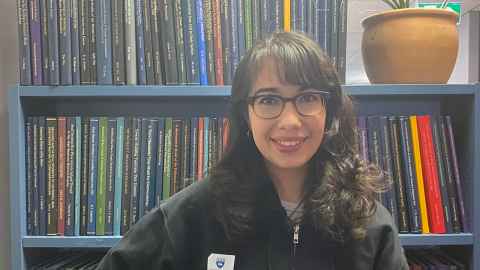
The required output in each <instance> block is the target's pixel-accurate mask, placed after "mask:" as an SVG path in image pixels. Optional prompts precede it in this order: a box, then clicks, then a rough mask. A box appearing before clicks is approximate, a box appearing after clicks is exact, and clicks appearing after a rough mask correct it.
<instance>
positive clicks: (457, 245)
mask: <svg viewBox="0 0 480 270" xmlns="http://www.w3.org/2000/svg"><path fill="white" fill-rule="evenodd" d="M344 88H345V90H346V92H347V93H349V94H350V95H351V96H352V97H353V99H354V102H355V103H356V108H357V110H358V112H357V113H358V114H359V115H360V114H363V115H367V114H390V113H392V114H421V113H429V114H449V115H451V116H452V120H453V124H454V131H455V136H456V137H455V139H456V144H457V153H458V156H459V166H460V171H461V174H462V175H461V177H462V184H463V192H464V198H465V207H466V211H467V215H468V219H469V221H470V222H469V223H470V231H469V232H465V233H460V234H443V235H438V234H429V235H421V234H417V235H416V234H402V235H400V240H401V243H402V245H403V246H405V247H419V246H442V247H444V248H445V249H447V250H450V248H452V249H454V250H457V251H458V250H459V253H461V254H464V256H465V257H466V259H467V260H466V261H467V262H469V265H470V266H471V267H470V269H475V270H480V238H479V232H480V196H479V194H477V193H478V192H480V181H479V180H478V179H477V178H479V177H480V165H478V162H476V161H477V160H479V159H480V118H479V115H480V85H479V84H466V85H346V86H344ZM229 95H230V87H229V86H191V85H189V86H58V87H51V86H13V87H11V88H10V89H9V97H8V98H9V100H8V111H9V138H10V156H9V157H10V180H9V181H10V194H11V196H10V199H11V201H10V207H11V209H10V210H11V231H10V235H11V255H12V259H11V269H12V270H20V269H21V270H23V269H27V265H28V263H29V261H30V260H31V258H30V257H31V256H32V254H41V253H42V251H43V250H45V249H50V250H51V249H63V248H75V249H77V248H81V249H107V248H109V247H111V246H113V245H115V243H117V242H118V241H119V240H120V239H121V236H74V237H62V236H27V233H26V195H25V194H26V184H25V183H26V181H25V178H26V172H25V131H24V123H25V119H26V116H29V115H97V116H121V115H138V116H142V115H169V116H192V115H195V114H202V115H209V114H213V113H217V114H222V113H224V112H225V111H226V109H227V106H228V97H229ZM33 256H34V255H33Z"/></svg>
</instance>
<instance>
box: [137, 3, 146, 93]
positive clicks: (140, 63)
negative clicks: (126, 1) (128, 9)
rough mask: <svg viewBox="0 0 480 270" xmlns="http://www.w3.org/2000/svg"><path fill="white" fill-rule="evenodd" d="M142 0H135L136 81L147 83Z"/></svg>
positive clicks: (142, 83) (141, 83)
mask: <svg viewBox="0 0 480 270" xmlns="http://www.w3.org/2000/svg"><path fill="white" fill-rule="evenodd" d="M143 7H144V0H135V33H136V42H137V46H136V48H137V80H138V81H137V83H138V84H140V85H145V84H147V74H146V71H145V35H144V30H143V27H144V22H143V20H144V14H143Z"/></svg>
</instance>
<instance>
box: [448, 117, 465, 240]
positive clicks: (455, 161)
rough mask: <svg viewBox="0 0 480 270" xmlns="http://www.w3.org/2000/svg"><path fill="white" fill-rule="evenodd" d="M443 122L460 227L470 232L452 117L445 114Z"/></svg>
mask: <svg viewBox="0 0 480 270" xmlns="http://www.w3.org/2000/svg"><path fill="white" fill-rule="evenodd" d="M445 123H446V125H447V130H448V132H447V137H448V142H449V143H448V147H449V149H450V153H451V158H452V168H453V175H454V178H455V186H456V190H457V199H458V208H459V211H460V218H461V221H462V228H463V231H464V232H470V223H469V222H468V219H467V218H468V216H467V214H466V213H465V203H464V200H463V189H462V182H461V180H460V170H459V168H458V159H457V151H456V146H455V138H454V136H453V135H454V134H453V125H452V118H451V116H449V115H447V116H445Z"/></svg>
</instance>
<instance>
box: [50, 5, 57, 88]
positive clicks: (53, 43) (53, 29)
mask: <svg viewBox="0 0 480 270" xmlns="http://www.w3.org/2000/svg"><path fill="white" fill-rule="evenodd" d="M58 38H59V36H58V6H57V0H48V55H49V60H50V65H49V68H50V69H49V71H50V75H49V82H50V85H59V84H60V71H59V59H58V47H59V44H58Z"/></svg>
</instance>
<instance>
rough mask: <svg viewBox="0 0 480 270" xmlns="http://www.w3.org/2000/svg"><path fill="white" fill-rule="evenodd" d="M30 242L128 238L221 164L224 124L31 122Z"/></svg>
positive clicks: (203, 120)
mask: <svg viewBox="0 0 480 270" xmlns="http://www.w3.org/2000/svg"><path fill="white" fill-rule="evenodd" d="M25 131H26V132H25V133H26V134H25V136H26V138H25V139H26V172H27V174H26V176H27V177H26V181H27V183H26V184H27V185H26V187H27V189H26V192H27V194H26V195H27V196H26V197H27V234H28V235H67V236H73V235H123V234H124V233H126V232H127V231H128V229H129V228H130V226H132V225H133V224H135V223H136V222H137V221H138V220H139V218H141V217H142V216H143V215H144V214H146V213H147V212H148V211H150V210H151V209H153V208H154V207H157V206H158V205H159V204H160V202H161V201H162V200H164V199H167V198H168V197H170V196H171V195H173V194H174V193H176V192H178V191H180V190H181V189H183V188H184V187H186V186H188V185H189V184H191V183H192V182H194V181H197V180H200V179H202V178H204V177H205V176H206V175H207V173H208V170H209V168H211V167H212V166H213V164H215V163H216V162H217V160H218V159H219V158H220V157H221V155H222V153H223V151H224V149H225V147H226V144H227V137H228V132H229V128H228V122H227V119H226V118H224V117H192V118H179V117H175V118H172V117H79V116H72V117H70V116H68V117H63V116H60V117H44V116H32V117H28V118H27V121H26V128H25Z"/></svg>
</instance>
